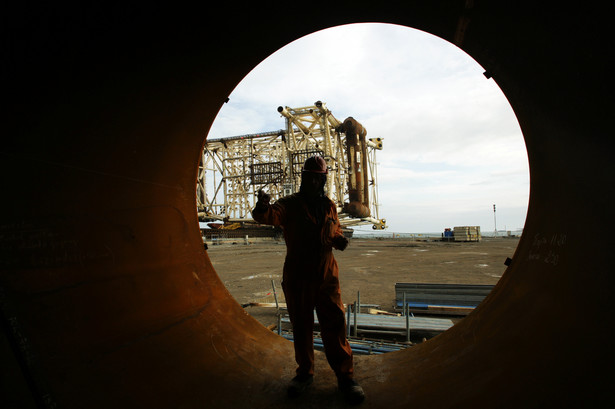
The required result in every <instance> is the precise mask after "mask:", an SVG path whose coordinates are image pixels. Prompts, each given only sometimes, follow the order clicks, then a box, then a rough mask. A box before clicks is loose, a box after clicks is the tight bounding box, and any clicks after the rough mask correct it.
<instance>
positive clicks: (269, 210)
mask: <svg viewBox="0 0 615 409" xmlns="http://www.w3.org/2000/svg"><path fill="white" fill-rule="evenodd" d="M270 201H271V196H269V195H268V194H267V193H265V192H264V191H263V190H262V189H261V190H259V191H258V199H257V201H256V206H254V209H252V217H253V218H254V220H255V221H257V222H258V223H262V224H271V225H274V226H280V225H283V224H284V217H285V211H284V207H282V206H280V205H277V204H274V205H271V204H270V203H269V202H270Z"/></svg>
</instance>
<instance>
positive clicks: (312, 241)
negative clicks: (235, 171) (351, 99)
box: [252, 156, 365, 403]
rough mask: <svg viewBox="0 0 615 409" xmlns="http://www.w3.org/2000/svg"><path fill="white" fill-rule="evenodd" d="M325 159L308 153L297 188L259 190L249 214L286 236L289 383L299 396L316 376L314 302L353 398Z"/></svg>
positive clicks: (358, 396) (328, 350)
mask: <svg viewBox="0 0 615 409" xmlns="http://www.w3.org/2000/svg"><path fill="white" fill-rule="evenodd" d="M327 172H328V171H327V165H326V162H325V160H324V159H323V158H322V157H320V156H312V157H310V158H308V159H307V160H306V161H305V163H304V165H303V169H302V172H301V188H300V191H299V193H295V194H292V195H290V196H287V197H284V198H281V199H279V200H278V201H277V202H275V203H274V204H270V203H269V202H270V197H269V195H268V194H266V193H264V192H263V191H262V190H260V191H259V192H258V201H257V203H256V206H255V207H254V210H253V211H252V216H253V217H254V220H256V221H257V222H259V223H263V224H271V225H275V226H282V228H283V230H284V240H285V241H286V250H287V252H286V260H285V262H284V272H283V279H282V288H283V290H284V295H285V297H286V305H287V308H288V314H289V316H290V321H291V324H292V326H293V333H294V348H295V360H296V361H297V364H298V368H297V371H296V372H297V375H296V376H295V377H294V378H293V379H292V381H291V383H290V386H289V388H288V394H289V396H291V397H296V396H298V395H299V394H300V393H301V392H303V391H304V390H305V389H306V388H307V387H308V386H309V385H311V384H312V382H313V378H314V336H313V328H314V308H316V314H317V315H318V322H319V324H320V330H321V335H322V341H323V344H324V347H325V355H326V357H327V361H328V362H329V365H330V366H331V368H332V369H333V371H334V372H335V374H336V376H337V380H338V386H339V389H340V390H341V391H342V393H344V395H345V397H346V398H347V399H348V400H349V401H350V402H351V403H360V402H362V401H363V399H364V398H365V395H364V392H363V389H362V388H361V386H359V385H358V384H357V382H356V381H355V380H354V379H353V358H352V350H351V349H350V344H349V343H348V340H347V339H346V322H345V319H344V305H343V304H342V299H341V292H340V286H339V278H338V266H337V262H336V261H335V258H334V257H333V251H332V249H333V248H335V249H338V250H344V249H345V248H346V246H347V245H348V239H347V238H345V237H344V235H343V233H342V229H341V226H340V223H339V220H338V217H337V210H336V207H335V204H334V203H333V202H332V201H331V200H330V199H329V198H328V197H327V196H326V195H325V193H324V186H325V182H326V177H327Z"/></svg>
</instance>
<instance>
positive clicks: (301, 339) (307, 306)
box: [282, 281, 315, 376]
mask: <svg viewBox="0 0 615 409" xmlns="http://www.w3.org/2000/svg"><path fill="white" fill-rule="evenodd" d="M313 287H314V286H313V285H309V283H305V282H303V283H302V282H290V283H289V282H286V281H285V282H283V283H282V289H283V290H284V296H285V297H286V307H287V309H288V316H289V317H290V322H291V324H292V326H293V338H294V342H293V344H294V348H295V361H297V365H298V367H297V375H300V376H304V375H314V302H315V299H314V288H313Z"/></svg>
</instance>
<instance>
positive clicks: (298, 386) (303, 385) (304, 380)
mask: <svg viewBox="0 0 615 409" xmlns="http://www.w3.org/2000/svg"><path fill="white" fill-rule="evenodd" d="M312 382H314V375H297V376H295V377H294V378H293V379H292V380H291V381H290V385H289V386H288V390H287V392H288V396H289V397H291V398H296V397H297V396H299V395H301V394H302V393H303V392H304V391H305V390H306V389H307V387H308V386H310V385H311V384H312Z"/></svg>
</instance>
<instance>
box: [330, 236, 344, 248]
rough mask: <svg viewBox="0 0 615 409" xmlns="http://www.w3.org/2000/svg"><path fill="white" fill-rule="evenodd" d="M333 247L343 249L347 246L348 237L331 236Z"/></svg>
mask: <svg viewBox="0 0 615 409" xmlns="http://www.w3.org/2000/svg"><path fill="white" fill-rule="evenodd" d="M333 247H335V248H336V249H338V250H341V251H344V250H345V249H346V247H348V239H347V238H346V237H344V236H335V237H333Z"/></svg>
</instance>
